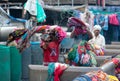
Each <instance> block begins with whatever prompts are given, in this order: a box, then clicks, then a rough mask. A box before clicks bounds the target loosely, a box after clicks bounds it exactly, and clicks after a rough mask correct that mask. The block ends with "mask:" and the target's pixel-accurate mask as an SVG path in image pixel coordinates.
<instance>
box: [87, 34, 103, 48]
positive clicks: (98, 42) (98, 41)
mask: <svg viewBox="0 0 120 81" xmlns="http://www.w3.org/2000/svg"><path fill="white" fill-rule="evenodd" d="M89 42H90V43H92V44H96V45H98V46H100V47H101V48H103V49H105V38H104V36H103V35H101V34H99V35H98V36H97V37H95V36H94V37H93V39H91V40H89Z"/></svg>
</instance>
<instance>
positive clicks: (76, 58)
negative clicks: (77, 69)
mask: <svg viewBox="0 0 120 81" xmlns="http://www.w3.org/2000/svg"><path fill="white" fill-rule="evenodd" d="M74 62H75V63H78V62H79V54H78V51H77V52H76V57H75V59H74Z"/></svg>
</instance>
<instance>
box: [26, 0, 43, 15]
mask: <svg viewBox="0 0 120 81" xmlns="http://www.w3.org/2000/svg"><path fill="white" fill-rule="evenodd" d="M36 3H37V1H36V0H27V2H26V5H25V7H24V9H26V10H27V11H28V12H29V13H30V14H31V15H34V16H36V15H37V6H36ZM38 3H39V4H40V5H42V6H44V2H43V1H42V0H38Z"/></svg>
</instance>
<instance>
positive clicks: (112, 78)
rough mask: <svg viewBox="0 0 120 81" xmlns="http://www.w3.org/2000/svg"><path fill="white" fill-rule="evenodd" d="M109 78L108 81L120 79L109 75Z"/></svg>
mask: <svg viewBox="0 0 120 81" xmlns="http://www.w3.org/2000/svg"><path fill="white" fill-rule="evenodd" d="M108 78H109V80H108V81H119V80H118V78H117V77H115V76H112V75H108Z"/></svg>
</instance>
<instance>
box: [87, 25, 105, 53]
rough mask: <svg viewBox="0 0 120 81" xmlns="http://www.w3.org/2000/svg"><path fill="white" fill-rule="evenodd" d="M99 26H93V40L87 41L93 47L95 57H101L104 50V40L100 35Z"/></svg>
mask: <svg viewBox="0 0 120 81" xmlns="http://www.w3.org/2000/svg"><path fill="white" fill-rule="evenodd" d="M100 31H101V26H100V25H95V26H94V28H93V39H91V40H89V42H90V43H92V44H93V45H94V47H95V50H96V54H97V55H103V54H104V53H103V51H104V49H105V38H104V36H103V35H101V34H100Z"/></svg>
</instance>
